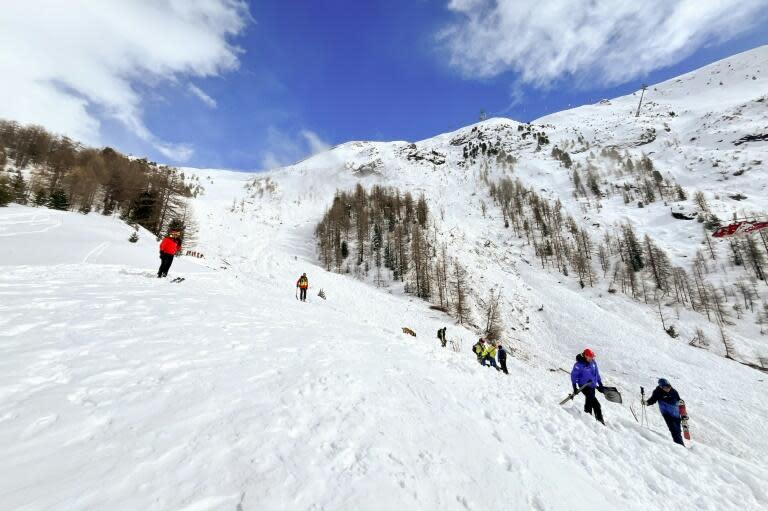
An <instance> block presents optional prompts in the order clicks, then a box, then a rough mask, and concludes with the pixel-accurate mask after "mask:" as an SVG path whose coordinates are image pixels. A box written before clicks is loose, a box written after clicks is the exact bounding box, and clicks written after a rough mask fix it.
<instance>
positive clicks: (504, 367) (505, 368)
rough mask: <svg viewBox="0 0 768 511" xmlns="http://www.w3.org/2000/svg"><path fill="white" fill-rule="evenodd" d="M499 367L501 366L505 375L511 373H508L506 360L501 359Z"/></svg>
mask: <svg viewBox="0 0 768 511" xmlns="http://www.w3.org/2000/svg"><path fill="white" fill-rule="evenodd" d="M499 365H500V366H501V370H502V371H504V374H509V371H507V359H506V358H500V359H499Z"/></svg>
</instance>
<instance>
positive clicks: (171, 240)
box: [157, 230, 181, 278]
mask: <svg viewBox="0 0 768 511" xmlns="http://www.w3.org/2000/svg"><path fill="white" fill-rule="evenodd" d="M180 237H181V232H179V231H176V230H173V231H171V232H169V233H168V236H166V237H165V238H163V241H162V242H160V269H159V270H157V278H161V277H167V276H168V270H170V269H171V264H173V257H174V256H175V255H176V252H178V251H179V248H181V241H180V240H179V238H180Z"/></svg>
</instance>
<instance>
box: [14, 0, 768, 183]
mask: <svg viewBox="0 0 768 511" xmlns="http://www.w3.org/2000/svg"><path fill="white" fill-rule="evenodd" d="M558 2H559V3H561V9H560V11H562V12H557V10H556V9H554V12H555V14H553V9H550V10H544V11H542V10H541V9H540V8H538V7H536V5H537V4H538V3H536V2H524V1H519V0H518V1H516V2H515V1H513V0H451V1H450V2H449V1H448V0H420V1H419V0H387V1H375V0H370V1H369V0H366V1H340V0H338V1H333V0H326V1H309V0H303V1H301V0H279V1H259V2H256V1H254V2H250V3H247V4H246V3H244V2H240V0H214V1H213V2H208V3H205V5H203V3H200V6H199V7H195V8H194V9H197V10H194V9H193V10H192V12H191V14H190V12H184V13H180V12H177V11H176V10H174V9H177V8H176V7H174V6H173V4H172V3H168V4H167V5H165V3H164V1H163V0H158V2H157V4H158V5H163V7H162V8H165V9H167V12H158V10H157V9H153V10H138V8H136V10H135V11H131V12H125V13H124V16H123V18H126V17H130V16H133V17H134V18H135V19H144V18H146V19H147V24H148V25H153V24H155V25H156V26H155V30H153V33H152V34H150V33H149V32H146V33H144V32H142V31H141V27H140V26H139V27H138V28H137V27H135V26H134V25H136V24H135V23H134V24H132V25H130V26H126V25H125V24H123V25H120V24H119V22H118V21H113V20H112V18H111V17H110V16H111V14H109V13H108V12H107V11H104V12H94V13H93V16H94V17H95V18H98V19H103V20H108V21H105V22H108V23H114V24H115V26H114V28H109V29H107V28H105V32H104V34H103V35H102V36H101V39H100V41H103V40H104V38H108V37H110V34H111V33H113V32H115V31H121V30H122V31H125V33H126V34H127V35H123V37H121V41H123V40H125V39H130V37H136V38H137V39H138V38H140V37H141V38H143V41H146V40H147V38H150V43H142V44H141V45H140V46H137V44H138V43H136V44H133V45H126V43H122V42H121V43H115V44H114V45H111V46H110V45H109V44H105V45H104V47H106V48H108V49H109V50H110V51H113V52H114V55H115V56H114V57H110V58H108V59H106V58H105V57H104V56H103V55H102V54H104V53H106V51H102V52H101V53H100V54H94V55H93V57H92V58H91V59H90V60H89V59H88V58H85V57H83V58H79V57H78V58H73V64H72V65H71V66H70V67H68V68H67V69H68V72H71V73H72V79H71V80H70V79H69V76H68V75H65V79H64V85H58V87H57V88H55V89H52V90H53V92H52V93H55V94H58V95H59V97H57V98H54V99H57V101H53V100H51V103H52V104H53V105H64V106H67V110H66V111H62V112H61V113H58V114H59V116H58V117H55V116H54V117H51V118H50V119H48V118H46V116H49V117H50V116H51V115H53V114H52V113H51V112H50V108H49V109H47V110H48V111H47V112H46V111H42V112H41V113H39V114H37V113H34V115H33V114H32V113H30V112H29V111H28V110H24V111H22V112H21V114H17V115H15V116H14V115H13V113H14V111H13V107H15V108H16V111H17V112H18V110H19V107H18V106H17V105H3V104H2V103H0V117H6V116H11V117H12V118H18V117H21V119H19V120H21V121H23V122H24V121H27V120H31V121H33V122H38V123H41V124H43V125H46V126H49V127H51V129H55V130H58V131H60V132H64V133H67V134H70V135H72V136H74V137H75V138H81V139H85V141H86V142H87V143H97V144H104V145H113V146H115V147H117V148H118V149H120V150H122V151H124V152H129V153H133V154H137V155H147V156H149V157H150V158H152V159H156V160H159V161H169V162H171V163H177V164H182V163H183V164H184V165H190V166H199V167H222V168H233V169H242V170H257V169H262V168H266V167H269V166H273V165H278V164H287V163H290V162H292V161H294V160H296V159H298V158H301V157H303V156H305V155H307V154H308V153H310V152H313V151H317V150H320V149H322V148H323V147H325V146H327V145H333V144H337V143H341V142H344V141H347V140H355V139H356V140H360V139H364V140H418V139H422V138H427V137H430V136H433V135H436V134H438V133H441V132H445V131H451V130H454V129H457V128H459V127H461V126H464V125H467V124H470V123H472V122H475V121H476V120H477V118H478V114H479V112H480V110H481V109H485V110H486V111H487V112H488V114H489V115H494V116H505V117H511V118H514V119H517V120H521V121H530V120H533V119H535V118H537V117H540V116H542V115H545V114H547V113H551V112H555V111H559V110H562V109H565V108H568V107H572V106H578V105H580V104H584V103H591V102H594V101H597V100H599V99H601V98H604V97H613V96H617V95H622V94H626V93H629V92H632V91H633V90H636V89H637V88H638V87H639V85H640V84H641V83H642V82H649V83H654V82H658V81H662V80H665V79H667V78H670V77H672V76H675V75H678V74H681V73H684V72H687V71H690V70H692V69H695V68H697V67H700V66H702V65H705V64H707V63H710V62H713V61H715V60H718V59H721V58H724V57H727V56H730V55H732V54H735V53H738V52H741V51H744V50H748V49H751V48H754V47H756V46H760V45H763V44H768V30H766V28H767V25H766V23H765V17H764V14H765V11H766V2H765V0H740V1H739V2H735V1H732V0H722V1H721V2H715V3H720V4H722V5H720V6H719V7H712V8H709V11H708V12H704V13H703V14H702V13H701V12H698V13H697V16H693V17H691V14H690V13H688V14H686V13H685V11H684V10H678V11H676V10H675V9H674V7H672V8H670V7H667V6H668V4H673V3H674V2H661V3H659V2H658V1H656V0H649V1H648V2H645V3H644V5H645V6H644V7H639V6H638V4H640V3H637V2H621V1H620V0H616V2H611V3H610V6H609V7H608V9H609V10H606V8H600V7H595V2H579V1H576V0H569V1H565V0H556V2H555V3H558ZM190 3H191V4H195V2H192V0H190ZM597 3H598V4H599V3H600V2H597ZM683 3H684V2H683ZM579 4H581V5H582V7H583V8H581V9H579V8H578V6H579ZM118 5H119V4H118ZM606 5H607V4H606ZM574 6H576V8H574ZM617 6H620V7H619V8H617ZM82 8H83V10H88V9H91V8H92V4H89V3H88V2H85V3H83V6H82ZM119 8H120V9H132V7H130V6H128V7H125V6H124V5H122V6H121V7H119ZM206 9H209V10H206ZM210 9H214V10H210ZM622 9H624V11H623V12H622ZM644 9H645V10H644ZM670 9H672V10H670ZM699 10H700V9H699ZM704 10H705V11H707V9H704ZM22 14H23V13H20V15H22ZM174 16H178V19H176V20H174V18H173V17H174ZM194 16H199V19H201V20H204V22H203V23H200V22H198V20H196V19H195V18H194ZM611 16H615V19H611ZM654 16H656V17H657V18H654ZM686 16H688V17H689V18H686ZM190 20H192V21H190ZM211 20H213V21H211ZM670 20H671V21H670ZM53 22H54V21H52V23H53ZM163 23H167V24H168V25H167V26H166V25H163ZM138 25H142V24H141V23H139V24H138ZM660 25H661V28H659V26H660ZM585 27H586V28H589V29H590V30H588V31H587V30H584V28H585ZM0 28H3V27H2V22H0ZM44 29H45V27H44V26H43V27H40V30H44ZM172 31H173V32H174V33H173V34H171V32H172ZM157 32H160V33H161V34H166V35H167V34H171V35H169V36H168V38H161V37H160V36H158V35H157ZM175 32H178V33H175ZM566 32H567V33H569V34H570V36H569V37H567V38H566V37H564V36H563V37H562V40H560V38H561V35H562V34H565V33H566ZM627 34H631V35H627ZM681 34H682V37H681ZM0 37H1V36H0ZM70 37H75V36H74V35H73V34H70ZM152 37H156V38H157V40H156V41H155V40H152V39H151V38H152ZM174 37H176V39H175V40H173V43H171V42H166V39H173V38H174ZM30 39H31V38H30ZM38 39H39V38H38ZM566 40H567V41H566ZM681 41H682V42H681ZM0 42H2V41H0ZM15 43H16V44H19V43H18V40H16V41H15ZM77 43H78V41H75V43H73V44H74V47H73V48H72V51H74V52H77V51H78V47H77ZM32 44H35V45H38V46H36V47H35V48H32V49H31V50H30V52H33V51H38V52H39V53H40V54H42V53H44V52H46V48H45V47H44V46H43V45H44V44H45V43H44V42H42V43H41V42H39V41H37V40H36V41H35V42H34V43H30V45H32ZM54 44H56V41H55V40H52V41H51V45H54ZM88 44H89V41H87V40H85V41H82V46H81V47H80V48H81V50H80V53H81V54H82V55H85V56H87V55H88V54H89V53H88V52H90V51H91V50H90V46H88ZM120 44H123V45H124V46H120ZM648 47H653V48H654V49H653V50H646V49H645V48H648ZM86 48H88V49H86ZM137 48H138V49H137ZM49 53H50V52H49ZM100 59H103V60H100ZM163 59H164V60H163ZM115 62H129V63H130V67H129V64H126V67H125V70H124V71H122V72H115V73H114V74H109V73H110V72H108V71H101V70H98V69H97V68H98V66H102V67H103V68H104V69H111V68H112V67H113V66H114V63H115ZM553 63H555V64H553ZM78 66H82V68H83V70H85V71H84V72H85V77H86V78H82V76H83V74H82V73H80V72H79V69H78ZM0 68H2V63H0ZM91 70H95V71H92V75H89V74H88V73H90V72H91ZM14 71H16V72H17V73H18V70H16V69H14ZM32 71H35V72H38V71H37V70H32ZM32 71H30V72H29V73H30V76H32V77H35V78H36V79H37V81H38V83H39V82H40V80H41V79H40V77H39V74H40V73H42V71H39V72H38V75H35V74H34V73H33V72H32ZM76 73H79V74H78V75H77V76H79V77H81V78H77V79H76V78H75V74H76ZM21 75H22V76H23V75H24V73H21ZM5 76H9V75H5ZM10 76H13V75H10ZM43 76H44V75H43ZM57 76H61V73H59V74H58V75H57ZM30 79H31V78H30ZM89 80H90V81H89ZM121 80H122V82H121ZM92 83H97V84H105V87H106V88H97V87H96V86H93V85H92ZM121 83H122V85H124V87H123V86H120V85H121ZM20 86H21V85H20ZM1 87H2V85H0V88H1ZM109 87H114V89H110V88H109ZM126 88H127V89H128V91H126V90H125V89H126ZM25 90H26V91H28V90H30V89H29V87H27V88H26V89H25ZM105 90H106V91H108V92H104V91H105ZM0 92H3V91H2V90H0ZM41 94H42V93H41ZM4 106H8V108H5V110H10V113H8V112H4V111H3V110H4V108H3V107H4ZM62 110H64V107H63V106H62ZM70 110H71V111H72V112H73V113H72V114H71V115H65V113H66V112H68V111H70ZM54 113H57V112H54ZM38 117H40V118H39V119H38ZM73 119H79V120H78V121H77V122H75V121H74V120H73Z"/></svg>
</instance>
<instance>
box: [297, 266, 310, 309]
mask: <svg viewBox="0 0 768 511" xmlns="http://www.w3.org/2000/svg"><path fill="white" fill-rule="evenodd" d="M296 287H297V288H299V300H301V301H302V302H306V301H307V289H308V288H309V279H308V278H307V274H306V273H302V274H301V277H299V280H297V281H296Z"/></svg>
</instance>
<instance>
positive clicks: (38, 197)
mask: <svg viewBox="0 0 768 511" xmlns="http://www.w3.org/2000/svg"><path fill="white" fill-rule="evenodd" d="M32 202H34V203H35V206H43V205H45V204H46V203H47V202H48V194H47V193H46V191H45V190H44V189H42V188H38V189H37V190H35V196H34V198H33V199H32Z"/></svg>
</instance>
